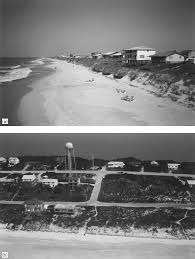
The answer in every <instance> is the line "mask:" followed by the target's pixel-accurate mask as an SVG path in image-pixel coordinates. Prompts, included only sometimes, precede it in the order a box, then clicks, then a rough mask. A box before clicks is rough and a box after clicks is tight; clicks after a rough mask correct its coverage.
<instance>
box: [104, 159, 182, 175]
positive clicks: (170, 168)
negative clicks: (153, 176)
mask: <svg viewBox="0 0 195 259" xmlns="http://www.w3.org/2000/svg"><path fill="white" fill-rule="evenodd" d="M180 165H181V164H180V163H176V162H174V163H173V162H167V163H163V165H162V164H161V163H159V162H157V161H144V162H142V161H131V162H130V163H128V164H127V163H124V162H123V161H110V162H108V163H107V166H106V169H107V170H108V171H109V170H110V171H112V170H113V171H114V170H122V169H126V170H129V171H142V172H148V171H154V172H158V171H164V172H169V173H171V172H175V171H178V169H179V167H180ZM158 169H159V170H158Z"/></svg>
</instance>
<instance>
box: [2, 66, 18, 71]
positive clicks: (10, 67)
mask: <svg viewBox="0 0 195 259" xmlns="http://www.w3.org/2000/svg"><path fill="white" fill-rule="evenodd" d="M20 67H21V65H17V66H0V70H2V69H4V70H10V69H16V68H20Z"/></svg>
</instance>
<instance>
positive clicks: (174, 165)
mask: <svg viewBox="0 0 195 259" xmlns="http://www.w3.org/2000/svg"><path fill="white" fill-rule="evenodd" d="M179 166H180V164H179V163H167V168H168V171H169V172H172V171H177V170H178V169H179Z"/></svg>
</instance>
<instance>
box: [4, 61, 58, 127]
mask: <svg viewBox="0 0 195 259" xmlns="http://www.w3.org/2000/svg"><path fill="white" fill-rule="evenodd" d="M52 62H53V61H52V60H51V59H49V58H0V118H8V120H9V124H8V125H9V126H20V125H21V123H20V120H19V115H18V108H19V106H20V102H21V100H22V98H23V96H24V95H26V94H28V93H29V92H30V91H32V88H31V87H30V85H31V84H32V83H33V82H35V81H36V80H39V79H41V78H43V77H46V76H48V75H50V74H51V73H52V72H54V71H53V69H51V68H49V67H48V66H47V65H49V64H51V63H52ZM32 102H35V100H32Z"/></svg>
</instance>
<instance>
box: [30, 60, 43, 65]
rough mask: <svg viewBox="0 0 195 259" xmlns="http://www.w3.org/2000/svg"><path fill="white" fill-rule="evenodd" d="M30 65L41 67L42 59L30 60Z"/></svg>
mask: <svg viewBox="0 0 195 259" xmlns="http://www.w3.org/2000/svg"><path fill="white" fill-rule="evenodd" d="M30 63H31V64H33V65H43V64H44V62H43V60H42V59H35V60H32V61H31V62H30Z"/></svg>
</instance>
